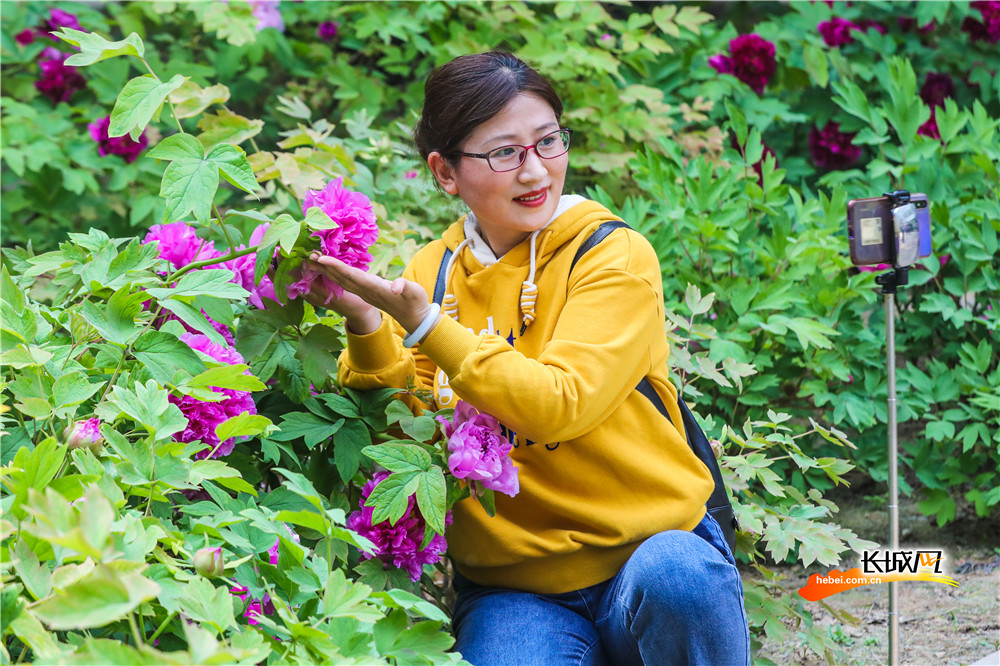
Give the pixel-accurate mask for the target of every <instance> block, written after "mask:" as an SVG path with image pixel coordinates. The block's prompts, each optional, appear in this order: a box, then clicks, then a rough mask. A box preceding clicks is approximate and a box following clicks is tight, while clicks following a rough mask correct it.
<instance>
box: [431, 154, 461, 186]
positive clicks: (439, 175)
mask: <svg viewBox="0 0 1000 666" xmlns="http://www.w3.org/2000/svg"><path fill="white" fill-rule="evenodd" d="M427 166H429V167H430V168H431V173H433V174H434V178H436V179H437V182H438V185H440V186H441V189H442V190H444V191H445V192H447V193H448V194H458V182H457V181H456V179H455V175H456V174H455V167H453V166H452V165H451V164H450V163H449V162H448V160H446V159H445V158H444V155H442V154H441V153H439V152H436V151H435V152H433V153H431V154H430V155H428V156H427Z"/></svg>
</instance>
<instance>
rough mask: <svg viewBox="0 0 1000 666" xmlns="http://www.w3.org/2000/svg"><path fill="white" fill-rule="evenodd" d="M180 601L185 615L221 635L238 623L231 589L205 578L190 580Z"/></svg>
mask: <svg viewBox="0 0 1000 666" xmlns="http://www.w3.org/2000/svg"><path fill="white" fill-rule="evenodd" d="M178 602H179V603H180V606H181V610H182V611H183V612H184V614H185V615H187V616H188V617H190V618H191V619H192V620H194V621H195V622H199V623H201V626H202V627H212V628H214V629H215V630H216V631H217V632H218V633H219V634H220V635H221V634H223V633H224V632H225V631H226V630H227V629H228V628H229V627H232V626H234V625H235V624H236V618H235V617H234V616H233V596H232V595H231V594H230V593H229V589H228V588H226V587H225V586H222V587H215V586H214V585H212V584H211V583H210V582H208V581H207V580H205V579H204V578H201V577H194V578H192V579H191V580H189V581H188V583H187V585H185V590H184V594H183V595H181V597H180V598H179V599H178Z"/></svg>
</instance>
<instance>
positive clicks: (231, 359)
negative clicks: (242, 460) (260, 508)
mask: <svg viewBox="0 0 1000 666" xmlns="http://www.w3.org/2000/svg"><path fill="white" fill-rule="evenodd" d="M181 340H183V341H184V342H186V343H187V344H188V345H189V346H190V347H191V349H194V350H197V351H200V352H202V353H204V354H207V355H208V356H209V357H211V358H212V359H213V360H215V361H218V362H219V363H228V364H229V365H238V364H241V363H243V357H242V356H241V355H240V353H239V352H237V351H236V350H235V349H232V348H230V347H222V346H220V345H217V344H215V343H214V342H212V341H211V340H210V339H209V338H208V337H207V336H204V335H195V334H192V333H185V334H184V335H182V336H181ZM244 374H250V371H249V370H247V371H244ZM210 388H211V389H212V390H213V391H215V392H216V393H221V394H223V395H225V396H226V397H225V398H223V399H222V400H220V401H218V402H208V401H205V400H199V399H198V398H195V397H193V396H190V395H185V396H181V397H177V396H175V395H173V394H171V395H170V396H169V397H168V400H170V402H171V403H173V404H175V405H177V406H178V407H179V408H180V410H181V413H183V414H184V418H186V419H187V421H188V426H187V427H186V428H185V429H184V430H183V431H182V432H180V433H179V434H177V435H174V438H175V439H176V441H178V442H185V443H186V442H193V441H195V440H200V441H201V443H202V444H206V445H208V447H209V448H207V449H204V450H202V451H199V452H198V455H197V456H196V457H197V458H208V457H212V458H218V457H220V456H227V455H229V454H230V453H232V452H233V448H235V446H236V438H235V437H233V438H231V439H228V440H226V441H225V442H220V441H219V436H218V435H216V434H215V428H216V427H217V426H218V425H219V424H220V423H222V422H223V421H225V420H227V419H229V418H232V417H234V416H238V415H240V414H243V413H250V414H256V413H257V406H256V405H255V404H254V401H253V397H252V396H251V394H250V392H249V391H237V390H234V389H221V388H216V387H210Z"/></svg>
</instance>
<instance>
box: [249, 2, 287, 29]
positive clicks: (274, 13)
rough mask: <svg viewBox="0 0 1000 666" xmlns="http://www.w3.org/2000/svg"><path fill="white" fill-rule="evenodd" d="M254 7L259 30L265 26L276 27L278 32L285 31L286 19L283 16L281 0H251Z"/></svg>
mask: <svg viewBox="0 0 1000 666" xmlns="http://www.w3.org/2000/svg"><path fill="white" fill-rule="evenodd" d="M249 1H250V6H251V7H253V15H254V17H256V19H257V32H260V31H261V30H264V29H265V28H274V29H275V30H277V31H278V32H284V31H285V20H284V19H283V18H281V10H280V9H278V5H279V4H281V2H280V0H249Z"/></svg>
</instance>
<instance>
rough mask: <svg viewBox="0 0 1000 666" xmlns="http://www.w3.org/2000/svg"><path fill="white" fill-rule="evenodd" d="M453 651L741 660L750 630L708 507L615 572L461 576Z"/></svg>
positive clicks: (514, 664)
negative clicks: (571, 578)
mask: <svg viewBox="0 0 1000 666" xmlns="http://www.w3.org/2000/svg"><path fill="white" fill-rule="evenodd" d="M455 589H456V592H457V595H458V596H457V599H456V602H455V613H454V618H453V621H452V622H453V627H454V631H455V636H456V643H455V650H456V651H457V652H460V653H461V654H462V656H463V657H464V658H465V660H466V661H469V662H471V663H472V664H474V665H475V666H487V665H497V666H524V665H528V664H542V665H544V666H559V665H562V664H574V665H576V664H588V665H597V664H609V665H610V664H616V665H617V664H650V665H652V664H656V665H663V666H672V665H674V664H705V665H707V666H746V665H748V664H749V663H750V632H749V627H748V625H747V615H746V611H745V610H744V607H743V583H742V582H741V581H740V574H739V571H738V570H737V569H736V561H735V560H734V559H733V555H732V553H730V552H729V546H728V545H727V544H726V541H725V538H724V537H723V536H722V530H721V528H720V527H719V524H718V523H717V522H715V519H713V518H712V517H711V516H710V515H709V514H707V513H706V514H705V518H704V519H703V520H702V521H701V522H700V523H699V524H698V525H697V526H695V528H694V530H692V531H691V532H686V531H683V530H670V531H667V532H661V533H659V534H656V535H654V536H652V537H650V538H649V539H647V540H646V541H645V542H643V544H642V545H641V546H639V548H638V549H637V550H636V551H635V552H634V553H633V554H632V557H630V558H629V560H628V562H626V563H625V566H623V567H622V569H621V571H619V572H618V575H616V576H615V577H614V578H612V579H611V580H608V581H605V582H603V583H598V584H597V585H593V586H591V587H587V588H584V589H582V590H576V591H574V592H566V593H563V594H532V593H529V592H518V591H516V590H508V589H501V588H488V587H482V586H480V585H476V584H475V583H473V582H471V581H469V580H467V579H465V578H462V577H460V576H459V577H457V578H456V581H455Z"/></svg>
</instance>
